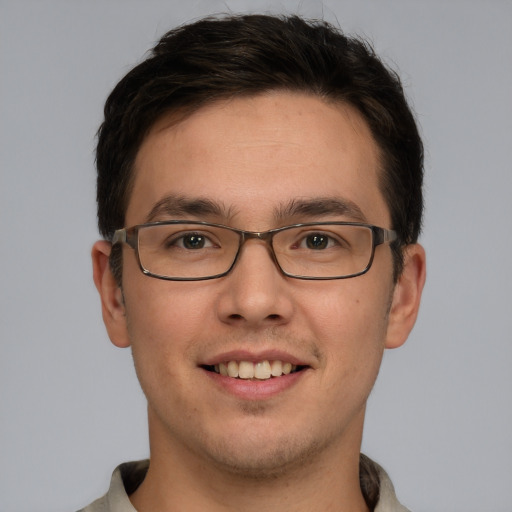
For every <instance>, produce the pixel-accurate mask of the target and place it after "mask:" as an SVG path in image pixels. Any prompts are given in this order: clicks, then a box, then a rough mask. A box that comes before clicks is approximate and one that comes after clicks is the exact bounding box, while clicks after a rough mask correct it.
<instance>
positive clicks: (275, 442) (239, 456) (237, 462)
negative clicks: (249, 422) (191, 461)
mask: <svg viewBox="0 0 512 512" xmlns="http://www.w3.org/2000/svg"><path fill="white" fill-rule="evenodd" d="M258 437H259V436H258ZM262 437H264V438H266V439H261V438H259V439H258V438H257V439H252V440H251V439H250V438H249V437H248V436H246V437H245V438H239V439H233V437H230V438H229V439H225V440H223V441H222V442H221V443H216V445H215V446H210V447H209V449H207V450H204V452H203V453H205V454H206V455H207V457H208V458H209V459H210V461H211V462H212V463H213V464H214V465H215V466H216V467H217V469H218V470H219V471H222V472H224V473H228V474H231V475H233V476H237V477H239V478H244V479H248V480H269V479H270V480H272V479H276V478H279V477H282V476H284V475H287V474H291V473H293V472H295V471H297V470H301V469H304V468H305V467H306V466H308V465H309V464H312V463H313V462H314V461H315V460H316V459H317V457H318V456H319V455H320V454H321V453H322V452H323V451H324V450H326V449H327V448H328V446H329V444H330V442H328V441H327V440H325V441H323V442H321V441H319V440H311V439H295V438H293V437H290V436H289V435H287V436H279V437H278V436H268V435H265V436H262Z"/></svg>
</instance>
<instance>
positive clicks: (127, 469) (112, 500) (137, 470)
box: [78, 459, 410, 512]
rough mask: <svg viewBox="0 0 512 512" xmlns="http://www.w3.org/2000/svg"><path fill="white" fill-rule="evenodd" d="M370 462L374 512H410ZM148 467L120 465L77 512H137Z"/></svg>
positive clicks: (140, 463) (143, 463)
mask: <svg viewBox="0 0 512 512" xmlns="http://www.w3.org/2000/svg"><path fill="white" fill-rule="evenodd" d="M367 460H369V459H367ZM370 462H371V464H373V465H374V468H375V470H376V471H377V473H378V478H379V501H378V503H377V507H376V508H375V510H374V512H410V511H409V509H407V508H405V507H404V506H403V505H401V504H400V503H399V502H398V500H397V497H396V495H395V490H394V488H393V484H392V483H391V480H390V479H389V476H388V475H387V473H386V472H385V471H384V470H383V469H382V468H381V467H380V466H379V465H378V464H377V463H375V462H373V461H370ZM148 467H149V460H141V461H136V462H126V463H124V464H121V465H120V466H118V467H117V468H116V469H115V471H114V473H113V474H112V479H111V481H110V488H109V490H108V492H107V494H105V496H103V497H102V498H99V499H98V500H96V501H94V502H93V503H91V504H90V505H88V506H87V507H85V508H83V509H81V510H79V511H78V512H137V511H136V510H135V508H134V507H133V505H132V504H131V502H130V498H129V497H128V496H129V494H131V493H132V492H134V491H135V489H137V487H138V486H139V485H140V484H141V482H142V480H144V477H145V476H146V472H147V470H148Z"/></svg>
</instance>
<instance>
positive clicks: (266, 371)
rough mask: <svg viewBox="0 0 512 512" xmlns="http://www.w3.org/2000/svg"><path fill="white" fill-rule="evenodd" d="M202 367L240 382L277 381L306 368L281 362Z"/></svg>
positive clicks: (237, 362)
mask: <svg viewBox="0 0 512 512" xmlns="http://www.w3.org/2000/svg"><path fill="white" fill-rule="evenodd" d="M202 367H203V368H204V369H205V370H207V371H209V372H213V373H217V374H219V375H221V376H223V377H229V378H232V379H242V380H269V379H278V378H280V377H283V376H285V375H289V374H292V373H297V372H300V371H302V370H305V369H306V368H307V366H303V365H296V364H292V363H290V362H287V361H281V360H272V361H269V360H263V361H257V362H252V361H235V360H231V361H225V362H222V363H219V364H215V365H203V366H202Z"/></svg>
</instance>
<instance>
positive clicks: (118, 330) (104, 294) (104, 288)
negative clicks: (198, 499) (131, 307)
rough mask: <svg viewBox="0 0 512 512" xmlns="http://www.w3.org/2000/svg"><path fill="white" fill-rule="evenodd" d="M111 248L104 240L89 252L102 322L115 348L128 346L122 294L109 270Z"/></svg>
mask: <svg viewBox="0 0 512 512" xmlns="http://www.w3.org/2000/svg"><path fill="white" fill-rule="evenodd" d="M111 250H112V246H111V244H110V242H107V241H106V240H99V241H98V242H96V243H95V244H94V246H93V248H92V251H91V257H92V268H93V279H94V284H95V285H96V289H97V290H98V293H99V294H100V297H101V310H102V314H103V322H104V323H105V327H106V328H107V332H108V335H109V337H110V340H111V341H112V343H113V344H114V345H115V346H116V347H121V348H125V347H128V346H129V345H130V341H129V338H128V330H127V326H126V311H125V307H124V300H123V292H122V290H121V288H120V287H119V286H118V284H117V283H116V280H115V279H114V276H113V274H112V271H111V269H110V263H109V256H110V251H111Z"/></svg>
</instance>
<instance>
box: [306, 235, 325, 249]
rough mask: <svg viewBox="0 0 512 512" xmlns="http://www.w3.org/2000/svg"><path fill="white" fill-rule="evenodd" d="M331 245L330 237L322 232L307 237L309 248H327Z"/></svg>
mask: <svg viewBox="0 0 512 512" xmlns="http://www.w3.org/2000/svg"><path fill="white" fill-rule="evenodd" d="M328 245H329V237H328V236H326V235H322V234H320V233H317V234H313V235H308V236H307V237H306V247H307V248H308V249H313V250H319V249H325V248H327V247H328Z"/></svg>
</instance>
